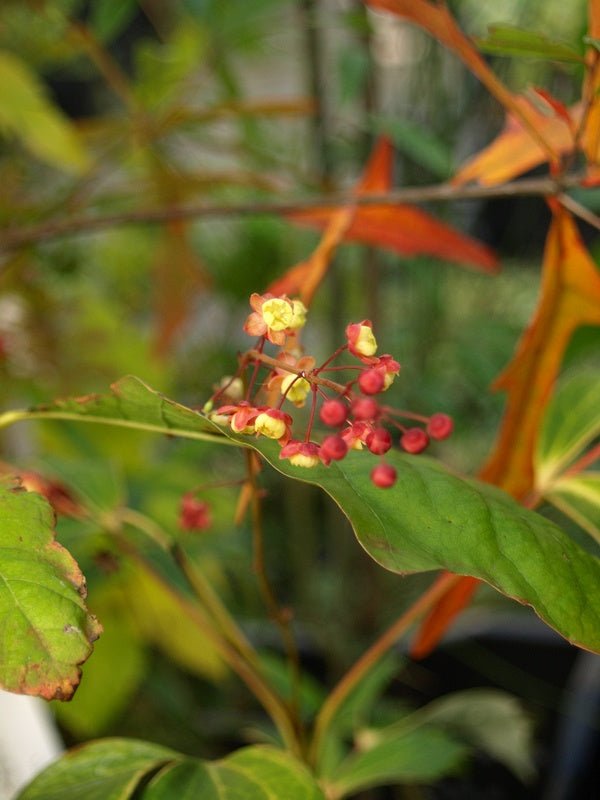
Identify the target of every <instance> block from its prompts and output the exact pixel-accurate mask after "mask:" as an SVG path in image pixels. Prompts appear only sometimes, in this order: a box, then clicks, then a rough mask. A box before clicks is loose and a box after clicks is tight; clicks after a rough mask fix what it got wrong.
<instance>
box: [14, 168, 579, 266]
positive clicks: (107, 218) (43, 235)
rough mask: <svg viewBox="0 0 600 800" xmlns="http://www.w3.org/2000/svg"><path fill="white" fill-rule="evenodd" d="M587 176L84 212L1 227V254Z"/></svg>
mask: <svg viewBox="0 0 600 800" xmlns="http://www.w3.org/2000/svg"><path fill="white" fill-rule="evenodd" d="M583 178H584V176H583V175H568V176H564V177H562V178H561V179H560V181H557V180H555V179H553V178H549V177H547V178H528V179H525V180H518V181H512V182H511V183H505V184H502V185H501V186H454V185H452V184H451V183H442V184H434V185H432V186H415V187H408V188H403V189H394V190H393V191H391V192H386V193H382V194H369V195H360V196H357V195H355V194H350V193H347V192H345V193H341V194H340V193H335V194H332V195H318V196H315V197H307V198H305V199H302V200H268V201H264V202H248V203H238V204H226V205H223V204H213V203H199V204H196V205H193V204H192V205H187V206H174V205H170V206H168V207H166V208H147V209H134V210H131V211H122V212H119V213H115V214H105V215H97V216H92V215H89V214H88V215H82V216H80V217H70V218H68V219H65V218H60V219H51V220H48V221H47V222H43V223H41V224H39V225H32V226H30V227H15V226H13V227H8V228H5V229H4V230H0V252H10V251H11V250H16V249H18V248H20V247H24V246H26V245H31V244H38V243H41V242H47V241H51V240H53V239H59V238H61V237H64V236H72V235H73V234H88V233H93V232H95V231H101V230H104V229H106V228H115V227H119V226H122V225H140V224H149V223H154V224H157V223H159V224H160V223H163V222H171V221H173V220H186V219H206V218H209V217H243V216H259V215H272V214H277V215H279V214H282V215H286V214H294V213H295V212H296V211H307V210H310V209H314V208H324V207H329V208H332V207H340V206H347V205H350V204H353V205H358V206H374V205H401V204H404V203H427V202H435V201H441V202H447V201H456V200H481V199H486V198H496V197H499V198H501V197H527V196H528V197H536V196H537V197H544V196H550V195H557V194H561V192H563V191H564V190H565V189H569V188H571V187H574V186H579V185H580V184H581V182H582V180H583Z"/></svg>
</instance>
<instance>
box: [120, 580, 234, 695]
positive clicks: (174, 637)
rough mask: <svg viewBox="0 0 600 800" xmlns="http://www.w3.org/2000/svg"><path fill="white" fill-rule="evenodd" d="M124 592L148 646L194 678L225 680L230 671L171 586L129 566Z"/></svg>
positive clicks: (135, 625) (133, 619)
mask: <svg viewBox="0 0 600 800" xmlns="http://www.w3.org/2000/svg"><path fill="white" fill-rule="evenodd" d="M123 592H124V594H125V598H126V603H127V609H128V613H129V614H130V615H131V617H132V621H133V625H134V627H135V628H136V629H137V631H138V633H139V635H141V636H142V637H143V638H144V639H145V640H146V641H147V642H150V643H151V644H154V645H155V646H157V647H159V648H160V649H161V650H162V651H163V652H164V653H165V654H166V655H167V657H168V658H169V659H171V660H172V661H174V662H175V663H177V664H179V665H180V666H182V667H183V668H184V669H186V670H188V671H189V672H191V673H193V674H194V675H200V677H203V678H208V679H209V680H213V681H217V680H219V679H222V678H223V677H224V675H225V674H226V668H225V664H224V663H223V661H222V659H221V657H220V656H219V655H218V654H217V652H216V650H215V648H214V646H213V645H212V644H211V643H210V642H209V641H207V640H206V638H205V637H204V635H203V634H202V633H200V632H199V630H198V627H197V625H195V624H194V622H193V621H192V620H191V619H190V618H189V616H188V615H187V614H186V612H185V607H183V606H182V604H181V602H180V600H179V599H178V596H177V592H176V591H173V589H172V588H171V587H170V586H169V585H167V584H165V583H162V582H161V581H159V580H158V579H157V578H156V577H155V576H154V575H152V574H151V573H150V571H148V570H144V569H142V568H141V567H136V566H134V565H129V567H128V570H127V580H126V582H125V585H124V586H123Z"/></svg>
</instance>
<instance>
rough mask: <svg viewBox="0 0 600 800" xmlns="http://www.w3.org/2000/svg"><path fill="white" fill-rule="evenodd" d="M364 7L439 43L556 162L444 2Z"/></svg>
mask: <svg viewBox="0 0 600 800" xmlns="http://www.w3.org/2000/svg"><path fill="white" fill-rule="evenodd" d="M364 1H365V4H366V5H367V6H370V7H371V8H373V9H378V10H380V11H388V12H390V13H391V14H395V15H396V16H398V17H402V18H403V19H407V20H409V21H410V22H413V23H414V24H415V25H419V26H420V27H422V28H424V29H425V30H426V31H427V32H428V33H430V34H431V35H432V36H434V37H435V38H436V39H437V40H438V41H439V42H441V44H443V45H444V46H445V47H447V48H448V49H449V50H451V51H452V52H454V53H455V54H456V55H457V56H458V57H459V58H460V59H461V61H462V62H463V63H464V64H465V65H466V66H467V68H468V69H469V70H470V71H471V72H472V73H473V74H474V75H476V76H477V78H479V80H480V81H481V82H482V83H483V85H484V86H485V87H486V89H487V90H488V91H489V92H490V94H492V95H493V96H494V97H495V98H496V99H497V100H498V101H499V102H500V103H501V104H502V105H503V106H504V107H505V108H506V110H507V111H510V112H512V113H513V114H514V116H515V117H517V118H518V119H520V120H521V122H522V124H523V126H524V127H525V128H526V129H527V130H528V132H529V135H530V136H531V137H532V139H533V140H534V141H536V142H537V143H538V145H539V146H540V147H541V148H543V150H544V151H545V152H546V153H547V157H548V158H550V159H551V160H552V161H553V162H555V163H558V154H557V153H556V152H555V150H554V148H553V146H552V144H551V142H549V141H548V139H547V138H546V135H545V132H543V131H541V130H540V129H539V126H538V121H537V119H536V118H535V116H534V115H532V114H531V112H530V109H529V108H528V107H527V106H523V105H522V104H520V103H519V100H518V97H517V96H516V95H514V94H513V93H512V92H511V91H509V89H507V88H506V86H505V85H504V84H503V83H502V81H501V80H499V78H497V77H496V75H495V74H494V73H493V72H492V70H491V69H490V67H489V66H488V64H487V63H486V61H485V59H484V58H483V57H482V56H481V54H480V53H479V51H478V50H477V49H476V48H475V47H474V45H473V42H472V41H471V39H470V38H469V37H468V36H466V35H465V34H464V33H463V31H462V30H461V29H460V28H459V26H458V25H457V23H456V20H455V19H454V17H453V16H452V14H451V12H450V10H449V8H448V6H447V5H446V3H437V2H431V0H364Z"/></svg>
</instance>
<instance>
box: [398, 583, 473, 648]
mask: <svg viewBox="0 0 600 800" xmlns="http://www.w3.org/2000/svg"><path fill="white" fill-rule="evenodd" d="M447 574H448V573H446V572H443V573H442V575H441V576H440V578H438V583H439V582H440V581H442V580H444V577H445V576H446V575H447ZM480 583H481V581H480V580H478V579H477V578H471V577H469V576H467V577H464V578H461V580H460V581H459V582H458V583H455V584H453V585H452V586H451V587H450V588H449V589H448V591H447V592H446V594H445V595H444V596H443V597H442V598H441V599H440V600H438V602H437V604H436V605H435V606H434V607H433V608H432V610H431V611H430V612H429V614H428V615H427V616H426V617H425V619H424V620H423V622H422V623H421V626H420V628H419V632H418V633H417V635H416V636H415V638H414V640H413V642H412V644H411V647H410V655H411V656H412V657H413V658H425V656H427V655H429V653H431V651H432V650H433V649H434V648H435V647H436V645H437V644H438V642H439V641H440V639H441V638H442V636H443V635H444V633H445V632H446V630H447V629H448V628H449V627H450V625H451V624H452V622H453V620H454V619H455V617H457V616H458V614H460V612H461V611H462V610H463V608H465V607H466V606H467V605H468V604H469V602H470V600H471V598H472V597H473V595H474V593H475V590H476V589H477V587H478V586H479V584H480Z"/></svg>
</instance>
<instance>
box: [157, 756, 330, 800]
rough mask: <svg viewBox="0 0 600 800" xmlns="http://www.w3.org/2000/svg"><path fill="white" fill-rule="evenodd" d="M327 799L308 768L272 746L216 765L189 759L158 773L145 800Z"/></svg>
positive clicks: (232, 757)
mask: <svg viewBox="0 0 600 800" xmlns="http://www.w3.org/2000/svg"><path fill="white" fill-rule="evenodd" d="M175 797H181V798H184V797H190V798H192V797H197V798H202V800H283V798H285V800H325V798H324V795H323V793H322V792H321V790H320V789H319V787H318V786H317V784H316V782H315V779H314V778H313V777H312V776H311V774H310V773H309V772H308V770H307V769H306V767H305V766H303V765H302V764H301V763H300V762H299V761H296V759H294V758H293V757H292V756H290V755H288V754H287V753H284V752H283V751H281V750H276V749H275V748H273V747H267V746H254V747H246V748H244V749H243V750H238V751H237V752H236V753H233V755H231V756H229V757H228V758H225V759H223V760H222V761H218V762H215V763H212V764H211V763H208V762H199V761H192V760H188V761H186V762H184V763H182V764H174V765H172V766H169V767H166V768H165V769H164V770H162V771H161V772H159V773H158V774H157V775H156V776H155V777H154V778H153V779H152V780H151V781H150V783H149V785H148V788H147V789H146V790H145V791H144V793H143V795H142V798H143V800H172V799H173V798H175Z"/></svg>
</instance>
